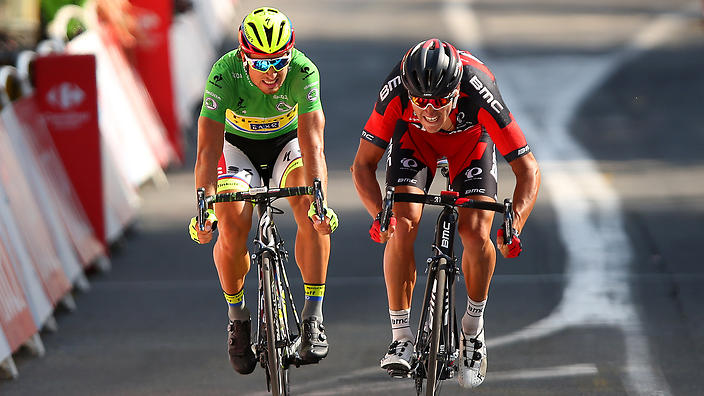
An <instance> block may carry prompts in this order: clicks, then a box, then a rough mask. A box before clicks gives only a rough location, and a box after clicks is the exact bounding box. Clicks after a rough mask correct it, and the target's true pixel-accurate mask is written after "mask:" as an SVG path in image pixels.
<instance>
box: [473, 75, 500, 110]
mask: <svg viewBox="0 0 704 396" xmlns="http://www.w3.org/2000/svg"><path fill="white" fill-rule="evenodd" d="M469 82H470V83H471V84H472V86H473V87H474V89H476V90H477V91H478V92H479V95H481V97H482V98H484V100H486V102H487V103H489V106H491V108H492V109H494V111H496V112H497V113H501V110H503V109H504V105H502V104H501V103H499V101H498V100H496V99H494V94H492V93H491V91H489V88H487V87H485V86H484V84H482V82H481V81H479V78H477V76H472V79H471V80H469Z"/></svg>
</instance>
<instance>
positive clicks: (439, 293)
mask: <svg viewBox="0 0 704 396" xmlns="http://www.w3.org/2000/svg"><path fill="white" fill-rule="evenodd" d="M446 264H447V260H445V259H444V258H441V259H440V260H439V262H438V267H440V268H441V269H439V270H438V271H437V273H436V275H435V307H434V308H433V329H432V332H431V336H430V350H429V351H428V370H427V373H426V374H427V383H426V386H425V394H426V396H435V395H437V394H438V388H439V385H440V378H441V374H442V371H443V370H444V369H445V367H444V361H445V359H441V357H440V356H439V354H440V340H441V339H442V330H443V327H442V323H443V314H444V312H445V307H444V304H445V285H446V283H447V282H446V280H447V272H445V269H443V268H442V267H443V266H445V265H446Z"/></svg>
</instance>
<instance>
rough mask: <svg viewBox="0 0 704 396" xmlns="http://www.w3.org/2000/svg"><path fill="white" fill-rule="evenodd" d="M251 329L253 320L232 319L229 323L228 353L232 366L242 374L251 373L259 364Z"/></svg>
mask: <svg viewBox="0 0 704 396" xmlns="http://www.w3.org/2000/svg"><path fill="white" fill-rule="evenodd" d="M251 330H252V321H251V320H247V321H242V320H235V321H232V320H231V321H230V323H228V325H227V353H228V354H229V355H230V363H232V367H234V369H235V371H237V372H238V373H240V374H249V373H251V372H252V371H254V367H256V365H257V359H256V358H255V357H254V352H252V347H251Z"/></svg>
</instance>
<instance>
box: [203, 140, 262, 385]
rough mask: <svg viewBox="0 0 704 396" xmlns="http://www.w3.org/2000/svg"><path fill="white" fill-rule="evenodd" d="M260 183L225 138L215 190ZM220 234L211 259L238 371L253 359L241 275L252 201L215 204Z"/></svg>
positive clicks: (253, 362)
mask: <svg viewBox="0 0 704 396" xmlns="http://www.w3.org/2000/svg"><path fill="white" fill-rule="evenodd" d="M260 183H261V181H260V178H259V175H258V174H257V172H256V171H255V170H254V166H252V164H251V162H250V161H249V159H248V158H247V156H246V155H245V154H244V153H243V152H242V151H241V150H240V149H238V148H237V147H235V146H233V145H231V144H229V143H228V142H225V144H224V147H223V156H222V157H221V159H220V163H219V164H218V187H217V192H218V193H226V192H234V191H243V190H247V189H249V186H250V185H252V184H254V185H259V184H260ZM214 207H215V214H216V216H217V217H218V230H219V235H218V239H217V241H216V243H215V247H214V249H213V259H214V261H215V266H216V268H217V271H218V277H219V279H220V285H221V286H222V289H223V292H224V293H225V299H226V300H227V303H228V318H229V323H228V326H227V350H228V354H229V356H230V362H231V363H232V366H233V367H234V368H235V370H236V371H237V372H239V373H241V374H248V373H251V372H252V371H253V370H254V367H255V366H256V359H255V357H254V354H253V353H252V350H251V348H250V345H251V327H252V325H251V320H250V312H249V310H248V309H247V307H246V306H245V304H244V302H245V300H244V277H245V275H246V274H247V272H248V271H249V252H248V251H247V235H248V233H249V228H250V227H251V222H252V205H251V204H250V203H244V202H229V203H220V204H215V205H214Z"/></svg>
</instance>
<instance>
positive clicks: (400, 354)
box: [380, 340, 414, 373]
mask: <svg viewBox="0 0 704 396" xmlns="http://www.w3.org/2000/svg"><path fill="white" fill-rule="evenodd" d="M413 352H414V348H413V342H412V341H409V340H402V341H394V342H392V343H391V345H389V350H388V352H386V355H384V357H383V358H382V359H381V362H380V363H381V368H383V369H384V370H389V372H395V373H404V372H408V371H410V370H411V358H412V357H413Z"/></svg>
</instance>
